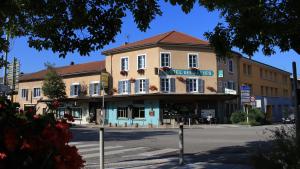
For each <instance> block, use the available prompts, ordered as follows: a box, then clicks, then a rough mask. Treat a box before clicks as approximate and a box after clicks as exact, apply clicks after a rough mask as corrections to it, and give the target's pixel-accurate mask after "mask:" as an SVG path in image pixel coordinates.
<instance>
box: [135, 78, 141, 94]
mask: <svg viewBox="0 0 300 169" xmlns="http://www.w3.org/2000/svg"><path fill="white" fill-rule="evenodd" d="M139 89H140V80H136V81H135V82H134V93H139Z"/></svg>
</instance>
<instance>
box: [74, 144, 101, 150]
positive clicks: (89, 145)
mask: <svg viewBox="0 0 300 169" xmlns="http://www.w3.org/2000/svg"><path fill="white" fill-rule="evenodd" d="M95 146H99V144H83V145H76V146H75V147H77V148H78V149H79V148H86V147H95Z"/></svg>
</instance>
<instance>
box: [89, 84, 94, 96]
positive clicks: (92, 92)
mask: <svg viewBox="0 0 300 169" xmlns="http://www.w3.org/2000/svg"><path fill="white" fill-rule="evenodd" d="M89 89H90V90H89V93H90V96H92V95H93V94H94V84H93V83H91V84H90V88H89Z"/></svg>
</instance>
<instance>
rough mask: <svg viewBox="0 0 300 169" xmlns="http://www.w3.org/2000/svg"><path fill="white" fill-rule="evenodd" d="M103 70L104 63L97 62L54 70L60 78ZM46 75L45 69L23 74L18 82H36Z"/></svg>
mask: <svg viewBox="0 0 300 169" xmlns="http://www.w3.org/2000/svg"><path fill="white" fill-rule="evenodd" d="M103 69H105V61H98V62H89V63H83V64H75V65H70V66H64V67H57V68H55V70H56V71H57V73H58V74H59V75H60V76H63V77H65V76H72V75H83V74H91V73H100V72H101V71H102V70H103ZM46 74H47V69H44V70H41V71H38V72H34V73H30V74H24V75H23V76H21V77H20V80H19V81H20V82H28V81H36V80H43V79H44V77H45V75H46Z"/></svg>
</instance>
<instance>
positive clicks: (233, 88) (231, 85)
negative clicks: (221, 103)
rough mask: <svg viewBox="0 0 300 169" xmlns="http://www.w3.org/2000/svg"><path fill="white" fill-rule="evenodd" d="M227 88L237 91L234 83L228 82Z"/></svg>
mask: <svg viewBox="0 0 300 169" xmlns="http://www.w3.org/2000/svg"><path fill="white" fill-rule="evenodd" d="M227 88H228V89H232V90H235V83H234V82H233V81H228V82H227Z"/></svg>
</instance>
